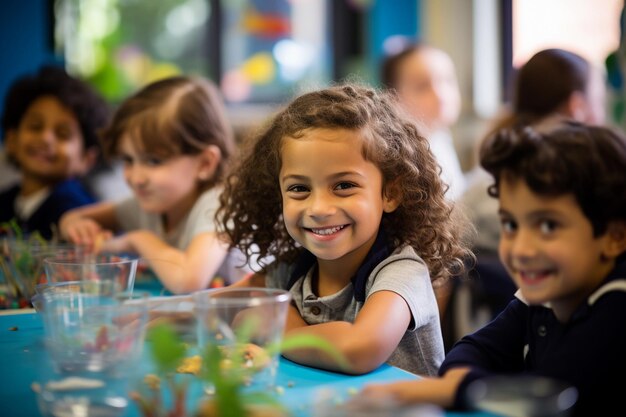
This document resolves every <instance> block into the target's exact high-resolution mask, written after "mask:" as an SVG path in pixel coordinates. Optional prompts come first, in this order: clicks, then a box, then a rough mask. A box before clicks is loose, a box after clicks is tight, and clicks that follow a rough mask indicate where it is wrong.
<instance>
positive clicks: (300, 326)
mask: <svg viewBox="0 0 626 417" xmlns="http://www.w3.org/2000/svg"><path fill="white" fill-rule="evenodd" d="M294 310H295V309H294ZM294 314H297V311H296V312H295V313H294V312H293V311H290V316H289V319H288V320H287V329H286V336H295V335H298V334H314V335H317V336H320V337H322V338H324V339H326V340H328V341H329V342H330V343H331V344H332V345H333V346H334V347H335V348H336V349H337V350H338V351H339V352H340V353H341V354H342V355H343V356H344V357H345V358H346V359H347V361H348V364H349V367H348V368H343V367H341V366H340V365H339V364H337V363H336V362H335V361H334V360H333V359H332V358H331V357H330V356H328V355H325V354H324V353H323V352H320V351H316V350H309V349H300V350H293V351H288V352H285V354H284V356H285V357H287V358H288V359H291V360H293V361H295V362H298V363H302V364H305V365H309V366H314V367H318V368H323V369H329V370H333V371H340V372H346V373H350V374H362V373H366V372H370V371H372V370H374V369H376V368H377V367H379V366H380V365H381V364H382V363H384V362H385V361H386V360H387V359H388V358H389V356H391V354H392V353H393V351H394V350H395V349H396V348H397V346H398V344H399V343H400V340H401V339H402V337H403V336H404V334H405V332H406V330H407V328H408V327H409V324H410V321H411V313H410V311H409V307H408V305H407V304H406V302H405V301H404V299H403V298H402V297H401V296H400V295H398V294H396V293H394V292H392V291H377V292H375V293H374V294H372V295H371V296H370V297H369V298H368V299H367V301H366V303H365V305H364V306H363V309H362V310H361V311H360V312H359V314H358V315H357V317H356V320H355V321H354V323H349V322H347V321H333V322H327V323H322V324H315V325H310V326H309V325H307V324H306V323H305V322H304V320H302V318H300V319H299V320H298V318H297V317H292V316H293V315H294Z"/></svg>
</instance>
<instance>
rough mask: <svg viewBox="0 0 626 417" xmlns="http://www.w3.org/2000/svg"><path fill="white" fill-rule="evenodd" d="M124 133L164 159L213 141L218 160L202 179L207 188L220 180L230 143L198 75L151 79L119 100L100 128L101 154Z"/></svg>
mask: <svg viewBox="0 0 626 417" xmlns="http://www.w3.org/2000/svg"><path fill="white" fill-rule="evenodd" d="M124 135H130V137H131V138H132V140H133V142H134V143H135V144H136V145H137V146H138V147H140V148H141V149H143V150H144V151H147V152H149V153H151V154H154V155H156V156H160V157H162V158H164V159H166V158H170V157H172V156H176V155H196V154H199V153H201V152H202V151H203V150H204V149H205V148H206V147H207V146H208V145H215V146H217V147H218V148H219V149H220V152H221V159H220V162H219V164H218V167H217V169H216V171H215V174H214V175H213V177H212V178H210V179H209V180H207V181H206V183H205V184H204V186H205V187H207V188H210V187H212V186H213V185H215V184H216V183H218V182H220V181H221V180H222V177H223V176H224V175H225V171H226V168H227V165H228V162H229V160H230V157H231V155H232V154H233V152H234V148H235V139H234V134H233V130H232V127H231V126H230V124H229V122H228V118H227V115H226V108H225V105H224V103H223V101H222V97H221V95H220V93H219V90H218V89H217V87H216V86H215V85H214V84H213V83H212V82H211V81H209V80H207V79H204V78H199V77H184V76H174V77H170V78H165V79H162V80H159V81H155V82H153V83H151V84H148V85H147V86H145V87H143V88H142V89H141V90H139V91H138V92H136V93H135V94H134V95H132V96H130V97H129V98H127V99H126V100H124V102H123V103H122V104H121V105H120V107H119V108H118V109H117V111H116V112H115V114H114V116H113V120H112V121H111V124H110V125H109V126H108V127H107V128H106V129H104V130H103V132H102V140H103V145H104V150H105V153H106V154H107V156H110V157H112V156H116V155H118V154H119V149H118V147H119V143H120V140H121V139H122V137H123V136H124Z"/></svg>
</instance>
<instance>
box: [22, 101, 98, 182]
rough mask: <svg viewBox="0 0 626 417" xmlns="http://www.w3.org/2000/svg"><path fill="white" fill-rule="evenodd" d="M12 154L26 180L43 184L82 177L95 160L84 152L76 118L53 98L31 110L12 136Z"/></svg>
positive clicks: (41, 102)
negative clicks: (29, 179) (33, 180)
mask: <svg viewBox="0 0 626 417" xmlns="http://www.w3.org/2000/svg"><path fill="white" fill-rule="evenodd" d="M11 153H12V155H13V157H14V158H15V159H16V161H17V162H18V164H19V165H20V169H21V171H22V174H23V175H24V177H25V178H34V179H36V180H38V181H40V182H43V183H55V182H58V181H61V180H64V179H67V178H70V177H73V176H77V175H83V174H84V173H86V171H87V170H88V169H89V168H90V166H91V164H92V163H93V160H94V159H95V158H94V157H92V156H91V155H88V154H87V153H86V152H85V149H84V142H83V135H82V133H81V130H80V125H79V123H78V120H77V119H76V116H75V115H74V113H73V112H72V111H71V110H69V109H68V108H67V107H65V106H63V104H61V102H60V101H59V100H58V99H56V98H55V97H53V96H43V97H40V98H38V99H36V100H35V101H33V103H32V104H31V105H30V107H28V109H27V111H26V113H25V114H24V116H23V117H22V120H21V121H20V124H19V126H18V128H17V130H15V131H13V132H12V138H11Z"/></svg>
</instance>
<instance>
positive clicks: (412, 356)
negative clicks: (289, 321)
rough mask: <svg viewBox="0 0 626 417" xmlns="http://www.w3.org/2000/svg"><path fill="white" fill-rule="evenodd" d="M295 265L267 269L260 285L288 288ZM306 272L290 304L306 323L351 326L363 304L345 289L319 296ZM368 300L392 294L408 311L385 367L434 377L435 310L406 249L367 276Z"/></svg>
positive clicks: (439, 350)
mask: <svg viewBox="0 0 626 417" xmlns="http://www.w3.org/2000/svg"><path fill="white" fill-rule="evenodd" d="M294 267H295V265H287V264H284V263H279V264H274V265H272V266H270V267H269V268H268V271H267V275H266V278H265V285H266V286H267V287H271V288H282V289H287V288H286V287H287V285H288V282H289V280H290V277H291V274H292V272H293V270H294ZM313 271H314V268H311V269H310V270H309V271H308V272H307V273H306V274H305V275H304V276H303V277H301V278H300V279H298V280H297V281H296V282H295V284H294V285H293V286H292V287H291V288H290V289H289V291H290V292H291V295H292V297H293V302H294V304H295V305H296V306H297V308H298V310H299V311H300V314H301V315H302V318H303V319H304V320H305V321H306V322H307V323H308V324H319V323H326V322H329V321H347V322H351V323H354V321H355V319H356V316H357V314H358V313H359V311H360V310H361V309H362V308H363V304H364V302H360V301H357V300H356V299H355V297H354V288H353V286H352V284H348V285H347V286H346V287H344V288H343V289H342V290H341V291H339V292H337V293H335V294H332V295H329V296H326V297H318V296H316V295H315V294H314V293H313V291H312V277H313ZM365 291H366V296H365V301H367V298H368V297H369V296H370V295H372V294H373V293H375V292H377V291H393V292H395V293H396V294H398V295H400V296H401V297H402V298H404V300H405V301H406V303H407V305H408V306H409V309H410V311H411V317H412V319H411V324H410V326H409V328H408V329H407V331H406V333H405V334H404V336H403V337H402V340H401V341H400V343H399V344H398V347H397V348H396V349H395V351H394V352H393V353H392V354H391V356H390V357H389V359H388V360H387V363H388V364H389V365H393V366H396V367H398V368H401V369H404V370H406V371H409V372H412V373H414V374H417V375H422V376H435V375H437V370H438V369H439V366H440V365H441V362H442V361H443V358H444V345H443V336H442V333H441V326H440V323H439V309H438V307H437V300H436V298H435V293H434V290H433V287H432V284H431V281H430V275H429V273H428V267H427V266H426V265H425V263H424V261H423V260H422V259H421V258H420V257H419V256H418V255H417V254H416V253H415V250H414V249H413V248H412V247H410V246H404V247H401V248H398V249H396V250H395V251H394V252H392V253H391V254H390V255H389V256H388V257H387V258H385V259H384V260H383V261H381V262H380V263H379V264H378V265H377V266H376V267H374V269H373V270H372V272H371V273H370V274H369V276H368V278H367V282H366V287H365Z"/></svg>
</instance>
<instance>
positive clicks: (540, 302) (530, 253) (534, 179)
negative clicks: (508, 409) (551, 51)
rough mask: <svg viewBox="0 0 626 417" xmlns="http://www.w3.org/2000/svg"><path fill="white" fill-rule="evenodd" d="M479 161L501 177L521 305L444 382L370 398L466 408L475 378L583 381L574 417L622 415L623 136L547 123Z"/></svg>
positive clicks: (493, 142) (509, 135) (505, 140)
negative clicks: (531, 378) (498, 377)
mask: <svg viewBox="0 0 626 417" xmlns="http://www.w3.org/2000/svg"><path fill="white" fill-rule="evenodd" d="M480 160H481V165H482V166H483V167H484V168H485V169H486V170H487V171H488V172H489V173H490V174H491V175H492V176H493V178H494V180H495V183H494V184H493V186H492V187H491V188H490V194H491V195H492V196H494V197H497V198H498V201H499V216H500V224H501V228H502V234H501V238H500V245H499V254H500V258H501V259H502V262H503V263H504V264H505V266H506V269H507V271H508V273H509V274H510V276H511V277H512V279H513V281H514V282H515V284H516V286H517V287H518V288H519V291H518V292H517V293H516V296H517V298H516V299H514V300H513V301H512V302H511V303H510V304H509V305H508V306H507V307H506V309H505V310H504V311H503V312H502V313H501V314H500V315H499V316H498V317H497V318H496V319H495V320H493V321H491V322H490V323H489V324H487V325H486V326H484V327H483V328H481V329H480V330H478V331H476V332H475V333H473V334H470V335H467V336H465V337H464V338H463V339H461V340H460V341H459V342H458V343H457V344H456V345H455V346H454V347H453V348H452V350H451V351H450V352H449V353H448V355H447V356H446V359H445V360H444V362H443V364H442V366H441V368H440V370H439V374H440V375H441V378H439V379H424V380H420V381H411V382H406V383H395V384H389V385H378V386H370V387H366V388H365V390H364V392H363V395H365V396H368V397H371V396H372V395H381V396H383V397H385V396H391V397H392V398H394V399H395V400H397V401H399V402H400V403H418V402H428V403H436V404H439V405H441V406H444V407H460V408H464V407H467V406H468V405H469V404H468V397H467V394H468V390H467V389H468V386H469V385H470V383H471V382H472V381H475V380H477V379H482V378H485V377H489V376H491V375H497V374H500V375H503V374H504V375H522V374H531V375H536V376H544V377H548V378H552V379H556V380H560V381H562V382H565V383H567V384H571V385H572V386H574V387H575V388H576V389H577V390H578V394H579V397H578V401H577V403H576V407H575V410H574V414H573V415H574V416H591V415H608V414H615V413H617V414H621V413H623V412H624V410H625V409H626V407H625V406H624V401H623V392H622V391H623V389H622V387H623V385H622V384H619V383H616V382H615V381H619V380H620V378H622V377H623V375H624V374H625V373H626V358H625V357H624V354H623V353H624V351H626V194H625V193H624V190H625V189H626V176H624V172H626V138H625V137H624V136H623V135H622V134H621V133H618V132H617V131H613V130H611V129H609V128H605V127H594V126H586V125H583V124H578V123H576V122H564V123H558V124H556V126H554V125H553V124H552V125H551V124H549V123H546V124H545V125H543V126H539V127H536V128H531V127H526V128H524V129H521V130H520V129H509V130H500V131H498V132H497V133H496V134H495V135H494V136H493V137H490V138H489V139H488V140H487V141H486V142H485V143H484V144H483V147H482V148H481V157H480ZM511 400H512V401H514V400H515V398H511ZM620 410H621V411H620Z"/></svg>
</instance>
